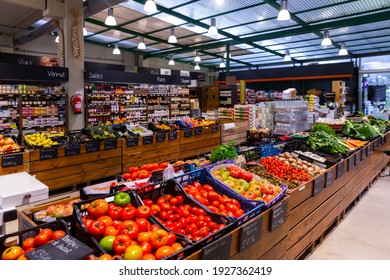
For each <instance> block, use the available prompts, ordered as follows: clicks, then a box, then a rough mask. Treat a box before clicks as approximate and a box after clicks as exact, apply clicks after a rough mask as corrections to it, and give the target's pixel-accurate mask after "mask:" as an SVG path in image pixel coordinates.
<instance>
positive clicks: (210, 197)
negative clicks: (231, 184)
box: [207, 191, 219, 201]
mask: <svg viewBox="0 0 390 280" xmlns="http://www.w3.org/2000/svg"><path fill="white" fill-rule="evenodd" d="M207 199H208V200H210V201H217V200H218V199H219V194H218V193H216V192H215V191H209V192H208V193H207Z"/></svg>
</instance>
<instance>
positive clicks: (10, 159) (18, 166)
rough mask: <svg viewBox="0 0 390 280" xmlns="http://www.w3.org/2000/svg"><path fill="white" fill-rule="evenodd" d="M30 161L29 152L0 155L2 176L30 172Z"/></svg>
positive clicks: (0, 172)
mask: <svg viewBox="0 0 390 280" xmlns="http://www.w3.org/2000/svg"><path fill="white" fill-rule="evenodd" d="M29 161H30V160H29V153H28V152H27V151H25V152H19V153H12V154H5V155H0V175H6V174H12V173H17V172H29V171H30V162H29Z"/></svg>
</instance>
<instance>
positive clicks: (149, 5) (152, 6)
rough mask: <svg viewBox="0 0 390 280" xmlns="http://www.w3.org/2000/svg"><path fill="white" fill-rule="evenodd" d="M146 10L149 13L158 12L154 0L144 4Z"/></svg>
mask: <svg viewBox="0 0 390 280" xmlns="http://www.w3.org/2000/svg"><path fill="white" fill-rule="evenodd" d="M144 11H145V12H148V13H156V12H157V6H156V3H155V2H154V1H153V0H148V1H146V3H145V6H144Z"/></svg>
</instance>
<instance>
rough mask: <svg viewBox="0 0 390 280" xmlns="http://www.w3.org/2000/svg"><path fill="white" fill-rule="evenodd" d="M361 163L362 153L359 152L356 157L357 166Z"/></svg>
mask: <svg viewBox="0 0 390 280" xmlns="http://www.w3.org/2000/svg"><path fill="white" fill-rule="evenodd" d="M360 161H361V151H358V152H357V153H356V156H355V166H357V165H358V164H359V163H360Z"/></svg>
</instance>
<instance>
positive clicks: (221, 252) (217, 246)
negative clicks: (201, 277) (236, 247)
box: [202, 234, 232, 260]
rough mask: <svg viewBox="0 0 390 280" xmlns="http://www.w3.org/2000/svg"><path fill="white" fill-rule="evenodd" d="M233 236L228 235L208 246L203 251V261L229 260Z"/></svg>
mask: <svg viewBox="0 0 390 280" xmlns="http://www.w3.org/2000/svg"><path fill="white" fill-rule="evenodd" d="M231 244H232V235H231V234H228V235H226V236H224V237H222V238H220V239H218V240H216V241H214V242H212V243H210V244H208V245H206V246H204V247H203V250H202V260H228V259H229V258H230V247H231Z"/></svg>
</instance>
